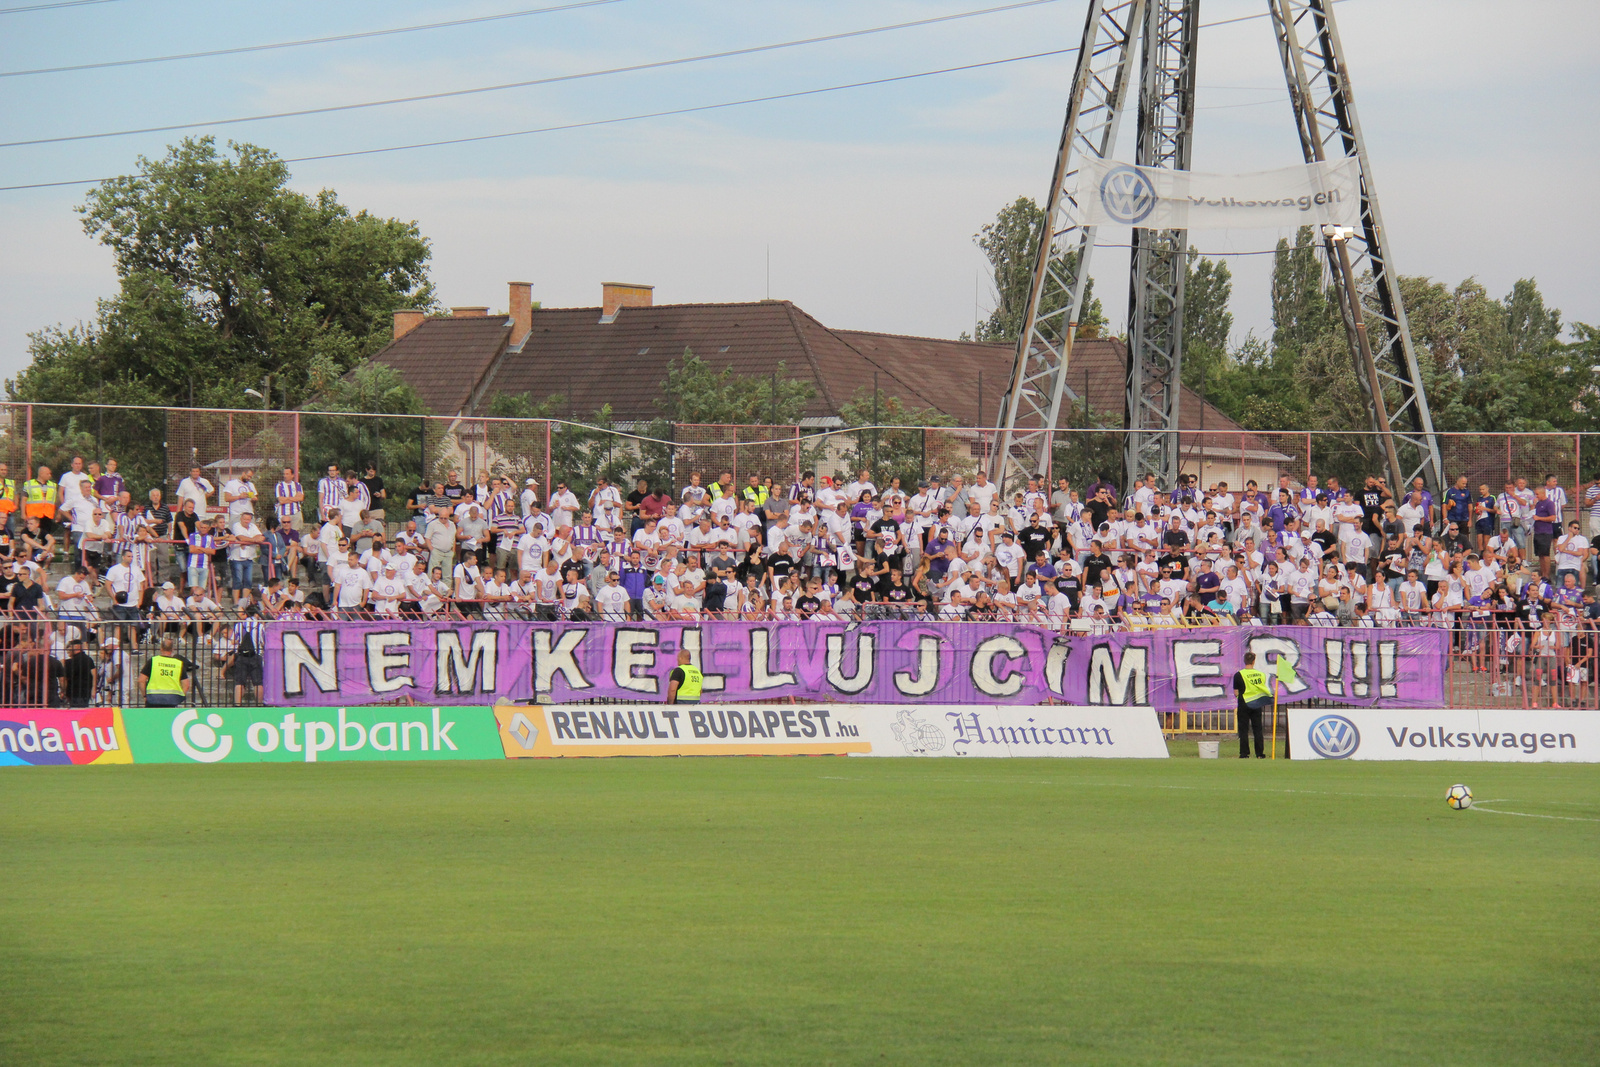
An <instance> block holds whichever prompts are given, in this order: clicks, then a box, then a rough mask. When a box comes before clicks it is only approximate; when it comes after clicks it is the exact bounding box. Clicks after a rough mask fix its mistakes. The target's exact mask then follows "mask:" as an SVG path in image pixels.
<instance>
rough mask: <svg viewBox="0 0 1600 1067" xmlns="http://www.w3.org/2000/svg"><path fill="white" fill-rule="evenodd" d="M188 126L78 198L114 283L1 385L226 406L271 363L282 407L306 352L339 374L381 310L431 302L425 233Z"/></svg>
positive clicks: (303, 392)
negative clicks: (110, 263) (83, 321)
mask: <svg viewBox="0 0 1600 1067" xmlns="http://www.w3.org/2000/svg"><path fill="white" fill-rule="evenodd" d="M229 149H230V150H231V155H223V154H222V153H219V152H218V151H217V149H216V145H215V143H214V141H213V140H212V138H209V137H204V138H198V139H189V140H185V141H183V142H182V143H181V144H178V145H174V146H172V147H171V148H170V149H169V150H168V152H167V154H166V155H165V156H164V157H162V158H160V159H157V160H150V159H145V158H142V157H141V158H140V160H139V164H140V173H138V174H133V175H127V176H124V177H120V178H113V179H111V180H109V181H106V182H103V183H101V184H100V185H99V186H98V187H96V188H95V189H94V190H93V191H91V192H90V193H89V195H88V197H87V198H86V201H85V203H84V204H83V205H82V206H81V207H80V208H79V209H78V210H79V214H80V215H81V216H82V218H83V227H84V232H85V233H87V234H88V235H89V236H90V237H93V238H95V239H97V240H98V241H99V242H100V243H101V244H103V245H105V246H106V247H108V248H109V249H111V251H112V254H113V256H114V259H115V265H116V271H117V276H118V279H119V283H120V285H119V290H118V293H117V295H116V296H115V297H112V298H111V299H109V300H105V301H102V302H101V304H100V307H99V310H98V313H97V315H96V318H95V321H94V323H93V324H92V325H90V326H88V327H85V328H83V329H63V328H61V327H53V328H46V329H43V330H40V331H38V332H36V333H34V334H32V335H30V351H31V354H32V357H33V359H32V363H31V365H30V366H29V367H28V368H27V369H26V370H24V371H23V372H22V373H21V374H19V375H18V376H17V377H16V378H14V379H12V380H11V381H9V382H8V383H7V391H8V393H9V395H10V397H11V398H12V399H13V400H31V401H39V402H56V403H83V402H88V401H91V400H93V399H94V398H95V397H96V395H97V394H98V391H99V389H100V388H101V386H102V383H104V385H105V387H106V389H107V392H108V394H109V399H108V402H112V403H136V402H137V403H151V404H164V405H175V406H176V405H186V404H188V403H189V402H190V397H191V395H192V396H193V399H194V402H195V403H196V404H198V405H201V406H207V405H209V406H215V407H235V406H237V405H238V404H239V402H240V399H241V397H240V392H241V389H242V386H241V383H248V382H259V381H261V380H262V378H263V377H264V376H265V375H266V374H268V373H271V374H273V375H274V376H275V378H276V381H277V384H276V385H275V386H274V394H275V396H283V395H284V392H280V390H281V391H286V396H287V401H288V404H289V405H290V406H297V405H299V404H300V403H302V402H303V401H304V400H305V398H306V397H308V396H309V395H310V394H311V393H312V392H313V391H314V389H313V385H312V382H311V378H310V372H311V368H312V363H313V361H314V360H317V359H319V358H320V359H321V360H323V361H326V362H329V363H331V364H332V365H333V366H334V367H335V368H336V369H337V370H338V372H339V373H341V374H342V373H343V372H345V371H347V370H350V369H351V368H353V367H355V366H356V365H358V364H359V363H360V362H361V361H362V360H363V359H364V358H365V357H366V356H368V355H370V354H371V353H372V352H373V351H375V350H376V349H378V348H380V347H382V345H383V344H384V343H385V342H386V341H387V339H388V337H389V331H390V327H391V322H392V313H393V312H394V311H395V310H396V309H397V308H402V307H430V306H432V304H433V290H432V288H431V286H430V285H429V283H428V279H427V265H428V257H429V250H428V242H427V240H426V238H424V237H423V236H422V235H421V234H420V233H419V232H418V230H417V226H416V224H415V223H408V222H400V221H397V220H394V219H383V218H379V217H377V216H374V215H369V214H368V213H366V212H364V211H362V212H355V213H352V212H351V211H350V209H349V208H347V207H345V206H344V205H343V204H341V203H340V202H339V200H338V198H337V197H336V196H335V194H334V193H333V192H332V191H330V190H326V189H325V190H323V191H321V192H320V193H318V194H317V195H315V196H306V195H305V194H302V193H298V192H295V191H294V190H292V189H290V188H289V187H288V182H289V170H288V167H287V165H286V164H285V163H284V162H283V161H282V160H281V159H279V158H277V157H276V156H275V155H273V154H272V153H271V152H268V151H267V150H265V149H262V148H257V147H255V146H254V145H248V144H230V145H229Z"/></svg>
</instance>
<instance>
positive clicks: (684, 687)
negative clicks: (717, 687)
mask: <svg viewBox="0 0 1600 1067" xmlns="http://www.w3.org/2000/svg"><path fill="white" fill-rule="evenodd" d="M678 669H679V670H680V671H682V672H683V681H681V682H679V683H678V696H677V699H679V700H699V699H700V687H701V686H702V685H703V684H704V683H705V675H704V674H702V673H701V672H700V668H699V667H696V666H694V665H693V664H690V663H682V664H679V665H678Z"/></svg>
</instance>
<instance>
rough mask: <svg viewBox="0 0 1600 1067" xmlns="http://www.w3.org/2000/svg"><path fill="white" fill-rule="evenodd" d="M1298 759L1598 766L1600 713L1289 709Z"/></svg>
mask: <svg viewBox="0 0 1600 1067" xmlns="http://www.w3.org/2000/svg"><path fill="white" fill-rule="evenodd" d="M1289 733H1290V736H1291V737H1292V738H1293V739H1294V744H1293V746H1292V749H1291V750H1292V752H1293V755H1294V758H1295V759H1358V760H1486V761H1492V762H1498V763H1597V762H1600V711H1518V710H1514V709H1513V710H1506V709H1500V708H1429V709H1424V710H1414V711H1404V712H1394V711H1386V710H1383V711H1380V710H1369V709H1364V708H1341V709H1339V710H1337V711H1332V710H1327V709H1303V708H1291V709H1290V710H1289Z"/></svg>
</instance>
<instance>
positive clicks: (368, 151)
mask: <svg viewBox="0 0 1600 1067" xmlns="http://www.w3.org/2000/svg"><path fill="white" fill-rule="evenodd" d="M1076 51H1077V48H1059V49H1055V50H1054V51H1050V52H1033V53H1031V54H1029V55H1025V56H1011V57H1010V58H1008V59H990V60H985V61H984V62H981V63H965V64H963V65H961V66H959V67H942V68H940V69H939V70H924V71H918V72H917V73H915V74H896V75H892V76H890V77H887V78H872V79H870V80H868V81H859V82H848V83H846V84H843V85H828V86H824V87H822V88H820V89H798V90H795V91H794V92H789V93H773V94H772V95H770V96H752V97H748V98H746V99H744V100H725V101H723V102H721V103H716V104H699V105H696V106H694V107H680V108H673V109H671V110H669V111H650V112H646V113H644V114H640V115H623V116H620V117H618V118H610V119H592V120H590V121H588V122H569V123H564V124H562V125H560V126H540V127H537V128H535V129H531V130H510V131H508V132H505V133H482V134H476V135H474V136H471V137H450V138H447V139H444V140H439V141H419V142H417V143H415V144H401V145H389V146H387V147H384V148H358V149H353V150H351V151H348V152H327V153H323V154H321V155H315V156H291V157H289V158H286V159H285V160H284V162H285V163H309V162H312V161H314V160H320V159H346V158H349V157H350V156H375V155H381V154H383V153H386V152H407V151H410V150H412V149H416V148H442V147H444V146H446V145H457V144H471V143H474V142H477V141H499V140H504V139H506V138H508V137H528V136H531V135H533V134H537V133H557V132H560V131H562V130H583V129H589V128H590V127H594V126H614V125H616V124H617V123H622V122H638V121H640V120H642V119H659V118H667V117H669V116H672V115H691V114H694V113H695V112H699V111H716V110H720V109H722V108H730V107H743V106H744V105H746V104H765V103H770V102H772V101H774V100H792V99H795V98H796V97H802V96H816V95H818V94H821V93H836V92H839V91H841V90H844V89H862V88H865V87H867V86H869V85H887V84H889V83H891V82H902V81H911V80H913V79H915V78H931V77H933V76H934V75H938V74H954V73H956V72H958V71H963V70H979V69H981V68H983V67H998V66H1003V65H1005V64H1007V63H1020V62H1022V61H1024V60H1028V59H1043V58H1044V57H1046V56H1062V55H1070V54H1072V53H1073V52H1076ZM110 180H111V179H110V178H80V179H78V180H76V181H67V182H34V183H32V184H28V185H0V192H11V191H13V190H16V189H49V188H54V187H56V186H61V185H98V184H99V183H100V182H104V181H110Z"/></svg>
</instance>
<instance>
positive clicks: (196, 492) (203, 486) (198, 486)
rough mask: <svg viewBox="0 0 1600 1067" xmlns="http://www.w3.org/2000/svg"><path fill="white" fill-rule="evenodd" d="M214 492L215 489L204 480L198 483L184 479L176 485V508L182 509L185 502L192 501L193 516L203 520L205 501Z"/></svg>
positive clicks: (191, 479)
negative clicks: (195, 515)
mask: <svg viewBox="0 0 1600 1067" xmlns="http://www.w3.org/2000/svg"><path fill="white" fill-rule="evenodd" d="M214 492H216V487H215V486H213V485H212V484H211V483H210V482H208V481H207V480H206V479H204V478H201V479H200V480H199V481H196V480H195V479H193V478H185V479H184V480H183V481H181V482H179V483H178V507H179V508H181V507H183V502H184V501H185V500H193V501H194V510H195V514H197V515H199V516H200V517H201V518H205V516H206V501H207V499H208V498H209V497H210V495H211V494H212V493H214Z"/></svg>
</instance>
